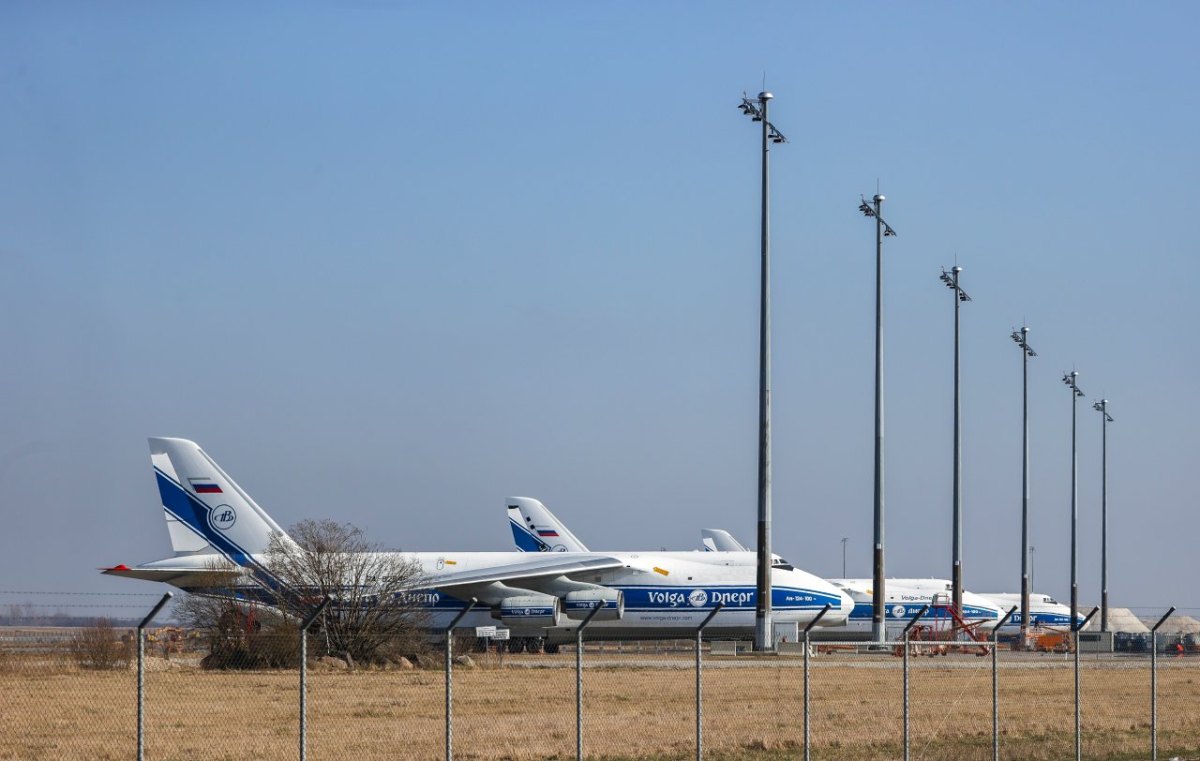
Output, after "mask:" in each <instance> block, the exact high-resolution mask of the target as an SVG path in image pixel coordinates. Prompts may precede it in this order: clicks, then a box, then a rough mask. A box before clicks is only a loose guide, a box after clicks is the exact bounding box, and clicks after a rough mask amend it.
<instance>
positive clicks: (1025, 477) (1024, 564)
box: [1012, 325, 1037, 647]
mask: <svg viewBox="0 0 1200 761" xmlns="http://www.w3.org/2000/svg"><path fill="white" fill-rule="evenodd" d="M1012 340H1013V341H1015V342H1016V344H1017V346H1019V347H1020V348H1021V646H1022V647H1026V646H1028V641H1029V640H1028V638H1029V594H1030V592H1031V591H1032V590H1030V588H1029V587H1030V583H1031V580H1030V576H1031V570H1030V569H1029V567H1028V566H1029V562H1030V557H1029V556H1030V554H1031V550H1032V548H1031V547H1030V546H1029V358H1030V357H1036V356H1037V352H1036V351H1034V350H1033V347H1032V346H1030V345H1029V328H1028V327H1026V326H1024V325H1022V326H1021V329H1020V330H1014V331H1013V333H1012Z"/></svg>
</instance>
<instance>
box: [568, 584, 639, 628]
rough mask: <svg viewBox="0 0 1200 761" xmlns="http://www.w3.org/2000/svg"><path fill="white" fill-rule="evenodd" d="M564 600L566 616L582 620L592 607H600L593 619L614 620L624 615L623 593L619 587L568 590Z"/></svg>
mask: <svg viewBox="0 0 1200 761" xmlns="http://www.w3.org/2000/svg"><path fill="white" fill-rule="evenodd" d="M564 602H565V605H564V606H563V607H564V608H565V611H564V612H565V613H566V614H567V618H576V619H579V620H583V619H585V618H587V616H588V614H589V613H591V612H592V609H593V608H600V612H599V613H597V614H596V615H595V616H593V617H592V620H593V621H615V620H617V619H619V618H621V617H622V616H624V615H625V593H624V592H622V591H621V590H619V589H605V588H603V587H598V588H596V589H580V590H578V591H576V592H568V593H567V595H566V597H565V598H564Z"/></svg>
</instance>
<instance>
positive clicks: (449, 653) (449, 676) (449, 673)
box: [446, 597, 479, 761]
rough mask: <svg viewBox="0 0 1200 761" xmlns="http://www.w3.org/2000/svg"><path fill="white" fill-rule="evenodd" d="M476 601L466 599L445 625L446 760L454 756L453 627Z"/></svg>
mask: <svg viewBox="0 0 1200 761" xmlns="http://www.w3.org/2000/svg"><path fill="white" fill-rule="evenodd" d="M477 602H479V600H478V599H476V598H474V597H472V598H471V599H470V600H468V601H467V607H465V608H463V609H462V610H461V611H459V613H458V615H457V616H455V617H454V619H453V620H452V621H451V622H450V625H449V626H447V627H446V761H451V759H453V758H454V704H453V700H452V695H451V692H452V690H453V683H454V678H453V674H454V668H453V666H452V665H451V664H452V659H453V658H454V627H456V626H458V622H459V621H461V620H463V616H465V615H467V614H468V613H470V612H471V609H472V608H474V607H475V603H477Z"/></svg>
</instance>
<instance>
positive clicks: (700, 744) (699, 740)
mask: <svg viewBox="0 0 1200 761" xmlns="http://www.w3.org/2000/svg"><path fill="white" fill-rule="evenodd" d="M724 607H725V603H723V602H720V603H717V607H715V608H713V609H712V612H711V613H709V614H708V615H707V616H705V617H704V620H703V621H701V622H700V626H698V627H696V761H700V757H701V755H702V754H703V753H704V734H703V732H702V730H701V726H702V723H701V722H702V720H703V717H704V709H703V702H702V699H701V689H702V688H701V684H700V643H701V641H702V640H703V639H704V627H706V626H708V624H709V622H711V621H712V620H713V616H715V615H717V612H718V611H720V610H721V608H724Z"/></svg>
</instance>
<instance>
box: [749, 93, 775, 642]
mask: <svg viewBox="0 0 1200 761" xmlns="http://www.w3.org/2000/svg"><path fill="white" fill-rule="evenodd" d="M773 97H774V96H773V95H772V94H771V93H769V92H760V93H759V94H758V102H759V104H760V107H761V109H762V230H761V240H762V263H761V273H760V275H761V283H760V287H761V296H760V299H759V337H758V340H759V344H758V358H759V359H758V362H759V364H758V579H757V582H758V583H757V592H758V595H757V598H758V599H757V602H756V604H755V611H754V617H755V627H754V649H755V650H757V651H760V652H761V651H769V650H772V649H773V648H774V646H775V643H774V638H773V637H772V636H771V635H772V632H771V230H770V202H769V199H770V196H769V192H770V185H769V182H768V180H769V177H770V162H769V158H770V155H771V149H770V145H771V141H770V129H771V125H770V124H769V123H768V121H767V104H768V102H769V101H770V100H771V98H773Z"/></svg>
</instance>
